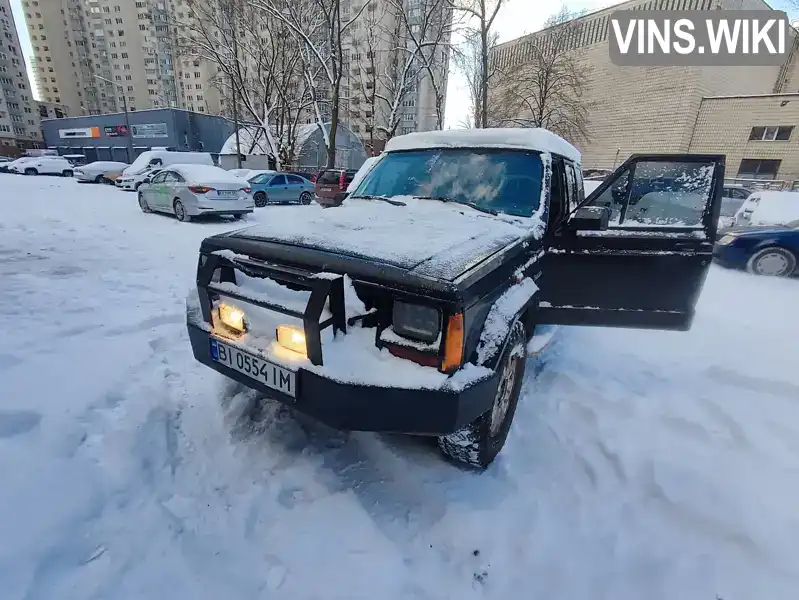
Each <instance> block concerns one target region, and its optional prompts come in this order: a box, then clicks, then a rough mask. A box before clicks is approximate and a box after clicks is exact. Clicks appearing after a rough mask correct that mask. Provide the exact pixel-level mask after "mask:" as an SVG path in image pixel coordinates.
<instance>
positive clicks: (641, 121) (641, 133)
mask: <svg viewBox="0 0 799 600" xmlns="http://www.w3.org/2000/svg"><path fill="white" fill-rule="evenodd" d="M769 8H770V7H769V6H768V5H767V4H766V3H765V2H763V1H762V0H647V1H641V0H632V1H630V2H625V3H623V4H619V5H616V6H613V7H610V8H607V9H605V10H600V11H597V12H594V13H591V14H588V15H584V16H581V17H580V18H578V19H575V20H574V21H570V22H569V23H567V24H565V25H558V26H556V27H553V28H550V29H544V30H542V31H539V32H536V33H533V34H530V35H528V36H524V37H522V38H519V39H516V40H512V41H510V42H507V43H505V44H502V45H500V46H498V47H497V48H496V49H495V50H494V52H493V55H492V60H495V61H497V63H496V64H498V65H499V66H500V67H501V68H502V69H504V70H506V71H511V72H513V69H514V68H515V67H516V66H517V65H522V64H525V61H527V60H530V57H531V55H532V53H533V52H534V49H535V48H537V47H540V48H545V47H546V45H547V44H548V43H550V41H551V39H552V38H553V36H557V30H558V28H559V27H569V28H570V30H571V32H572V35H571V36H570V39H571V42H570V44H571V46H570V47H571V50H570V51H571V52H573V53H575V55H576V56H577V57H578V58H579V60H580V61H581V64H584V65H586V66H587V67H588V73H587V76H586V79H585V82H584V87H583V102H584V103H585V106H586V107H588V109H589V110H588V127H587V130H588V138H587V139H573V140H571V141H572V142H573V143H574V144H575V145H576V146H578V147H579V148H580V150H581V151H582V153H583V166H584V167H586V168H602V169H609V168H612V167H613V166H614V165H616V164H619V163H621V162H622V161H623V160H624V159H626V158H627V157H628V156H629V155H630V154H633V153H636V152H688V151H692V152H713V153H722V154H726V155H727V156H728V160H727V175H728V177H733V178H734V177H741V178H749V177H751V176H755V177H758V178H772V179H777V178H779V179H799V143H798V142H797V139H796V135H797V134H796V133H795V132H794V130H793V125H794V124H795V123H796V118H797V117H796V114H795V113H794V109H795V107H796V103H797V101H796V98H795V97H794V94H795V93H796V92H797V91H799V61H797V53H798V52H799V50H797V45H798V44H799V37H796V36H794V40H793V46H792V47H793V50H792V52H791V54H790V57H789V58H788V59H787V61H786V62H785V64H783V65H780V66H773V67H620V66H617V65H614V64H613V63H612V62H611V61H610V52H609V42H608V33H609V21H610V16H611V14H612V13H613V12H614V11H615V10H621V9H627V10H644V9H646V10H672V9H687V10H718V9H727V10H743V9H746V10H766V9H769ZM494 93H495V94H499V93H501V90H494ZM786 94H787V96H786ZM783 96H784V97H783ZM787 127H790V130H789V129H787ZM755 128H757V131H755ZM766 129H768V131H769V137H761V138H760V139H756V136H757V132H760V134H761V136H765V131H766ZM776 131H779V132H780V134H779V137H777V134H776V133H772V132H776ZM750 136H754V137H751V138H750ZM786 136H787V138H786ZM775 153H776V154H779V155H780V156H781V157H782V158H780V159H778V158H775ZM793 153H796V154H793ZM783 155H790V157H787V156H783ZM761 160H762V161H767V162H763V163H762V165H761V162H760V161H761ZM775 161H776V162H775ZM780 161H781V162H780ZM761 166H762V168H761Z"/></svg>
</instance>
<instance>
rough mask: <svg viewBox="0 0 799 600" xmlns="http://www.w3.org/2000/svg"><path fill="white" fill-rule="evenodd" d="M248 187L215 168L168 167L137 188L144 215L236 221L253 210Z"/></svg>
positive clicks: (187, 219)
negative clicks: (150, 213)
mask: <svg viewBox="0 0 799 600" xmlns="http://www.w3.org/2000/svg"><path fill="white" fill-rule="evenodd" d="M250 191H251V190H250V187H249V184H248V183H247V182H246V181H245V180H243V179H240V178H239V177H236V176H234V175H231V174H230V173H228V172H227V171H225V170H224V169H220V168H219V167H210V166H207V165H170V166H169V167H167V168H165V169H163V170H162V171H160V172H159V173H158V174H157V175H154V176H153V177H152V179H150V178H146V179H145V180H144V183H143V184H142V185H141V186H140V187H139V206H140V207H141V209H142V210H143V211H144V212H151V211H155V212H165V213H170V214H174V215H175V216H176V217H177V218H178V220H179V221H190V220H191V218H192V217H197V216H200V215H231V216H232V217H234V218H236V219H240V218H241V216H242V215H245V214H248V213H251V212H252V211H253V209H254V208H255V206H254V203H253V199H252V196H250Z"/></svg>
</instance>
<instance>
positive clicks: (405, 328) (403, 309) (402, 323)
mask: <svg viewBox="0 0 799 600" xmlns="http://www.w3.org/2000/svg"><path fill="white" fill-rule="evenodd" d="M394 331H395V332H396V333H398V334H399V335H402V336H405V337H407V338H411V339H414V340H419V341H420V342H428V343H431V342H435V341H436V339H438V334H439V332H440V331H441V312H439V310H438V309H437V308H430V307H429V306H420V305H418V304H408V303H407V302H395V303H394Z"/></svg>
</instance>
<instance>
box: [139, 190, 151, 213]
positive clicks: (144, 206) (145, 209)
mask: <svg viewBox="0 0 799 600" xmlns="http://www.w3.org/2000/svg"><path fill="white" fill-rule="evenodd" d="M139 208H141V211H142V212H145V213H148V212H153V211H152V210H151V209H150V205H149V204H147V199H146V198H145V197H144V194H142V193H141V192H139Z"/></svg>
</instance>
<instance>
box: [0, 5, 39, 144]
mask: <svg viewBox="0 0 799 600" xmlns="http://www.w3.org/2000/svg"><path fill="white" fill-rule="evenodd" d="M0 35H1V37H0V154H4V155H5V154H12V153H15V152H16V151H18V150H24V149H27V148H38V147H39V146H40V144H41V140H42V136H41V132H40V130H39V114H38V106H37V105H36V101H35V100H34V98H33V91H32V89H31V85H30V81H29V80H28V74H27V71H26V70H25V59H24V58H23V55H22V49H21V47H20V43H19V37H18V36H17V28H16V25H15V23H14V15H13V14H12V12H11V3H10V1H9V0H0ZM11 148H14V149H15V150H10V149H11Z"/></svg>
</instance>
